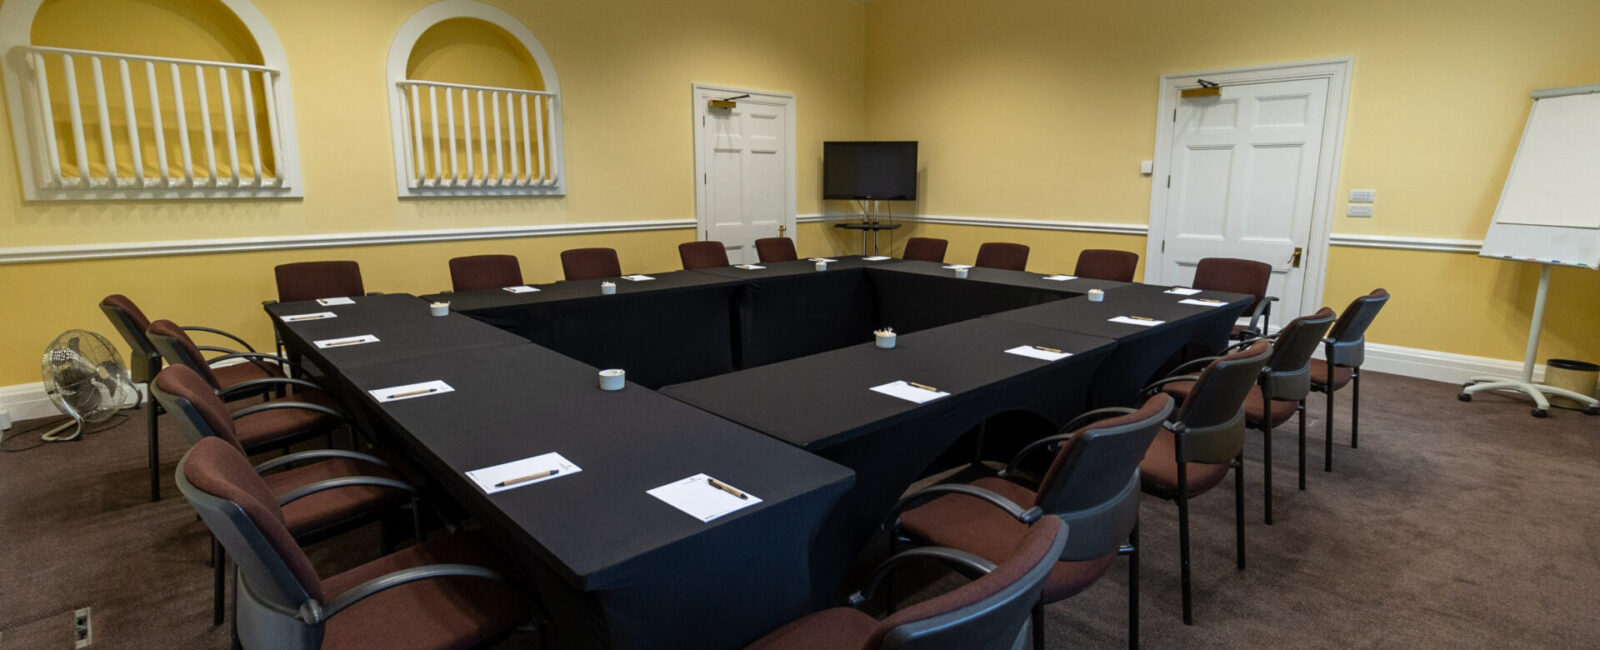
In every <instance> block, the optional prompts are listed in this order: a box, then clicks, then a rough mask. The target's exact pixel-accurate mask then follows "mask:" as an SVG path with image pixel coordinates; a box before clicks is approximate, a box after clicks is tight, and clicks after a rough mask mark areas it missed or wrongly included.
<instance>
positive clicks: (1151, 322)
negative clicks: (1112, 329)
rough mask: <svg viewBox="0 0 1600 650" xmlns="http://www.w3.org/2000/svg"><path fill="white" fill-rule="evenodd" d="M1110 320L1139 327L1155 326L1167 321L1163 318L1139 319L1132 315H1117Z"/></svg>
mask: <svg viewBox="0 0 1600 650" xmlns="http://www.w3.org/2000/svg"><path fill="white" fill-rule="evenodd" d="M1110 320H1111V322H1113V323H1122V324H1124V325H1138V326H1140V327H1155V326H1157V325H1160V324H1162V323H1165V322H1167V321H1164V320H1140V319H1138V318H1134V317H1132V316H1118V317H1116V318H1112V319H1110Z"/></svg>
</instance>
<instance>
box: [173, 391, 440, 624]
mask: <svg viewBox="0 0 1600 650" xmlns="http://www.w3.org/2000/svg"><path fill="white" fill-rule="evenodd" d="M150 395H151V397H152V399H154V400H156V401H157V402H160V403H161V405H162V406H164V407H165V408H166V409H167V412H169V413H172V414H173V418H174V419H175V420H176V421H177V423H178V428H179V429H180V430H182V431H183V433H184V434H185V436H186V437H188V438H189V439H190V441H192V442H195V443H198V442H200V441H201V440H205V439H207V438H216V439H219V440H222V441H223V442H226V443H228V444H229V445H231V446H232V447H233V448H234V449H235V450H236V451H237V452H238V453H239V455H241V456H244V455H246V454H248V453H249V452H248V451H246V447H245V445H244V444H242V442H241V440H240V437H239V433H238V428H237V423H236V420H243V419H245V418H248V417H250V416H252V415H255V414H256V413H265V412H270V411H269V410H263V409H265V405H263V406H258V407H251V408H248V409H244V410H242V411H239V412H238V413H233V414H230V413H228V408H227V407H226V406H224V405H223V403H222V399H221V398H219V397H217V394H216V392H214V391H212V390H211V386H210V384H207V383H206V380H204V379H202V378H201V377H200V375H198V374H195V372H194V371H193V370H190V369H189V368H188V367H186V366H170V367H168V368H167V369H165V370H162V371H161V374H159V375H156V379H155V381H154V382H152V383H151V384H150ZM284 409H298V410H306V411H312V412H316V413H321V414H324V415H329V416H332V417H338V414H337V412H336V411H333V410H332V409H329V408H327V407H325V406H322V405H319V404H309V403H294V402H278V403H276V404H273V405H272V409H271V410H284ZM290 463H309V464H302V465H299V466H297V467H293V468H290V467H289V464H290ZM392 468H393V465H391V463H390V462H389V461H387V460H383V459H380V458H378V457H376V456H372V455H368V454H362V453H357V452H353V451H344V450H338V449H324V450H317V451H305V452H300V453H295V454H289V455H287V456H281V457H278V458H274V459H272V460H270V461H267V462H266V463H262V464H261V465H258V466H256V468H255V469H256V472H257V473H258V474H261V475H262V476H261V479H262V480H263V481H264V482H265V483H266V486H267V489H268V491H269V492H271V494H272V495H273V496H274V498H276V499H279V501H280V503H279V505H281V506H282V508H283V525H284V527H285V528H287V529H288V531H289V534H290V535H293V536H294V538H295V539H296V540H298V541H300V542H301V543H308V542H310V541H314V540H316V539H321V538H323V537H326V536H328V535H329V534H332V533H334V532H339V531H343V530H348V529H350V528H352V527H354V526H355V525H358V524H364V523H367V522H369V521H371V520H373V519H374V518H375V517H376V516H377V515H379V514H382V513H384V512H386V511H392V510H395V509H399V508H408V509H410V510H411V521H412V531H413V533H414V534H416V535H417V536H418V538H419V539H420V538H421V534H422V530H421V526H420V523H419V521H420V520H419V518H418V517H417V514H418V513H417V511H416V505H417V504H416V490H415V489H414V488H412V487H411V485H410V484H409V483H406V482H404V481H403V480H401V477H400V475H399V474H398V473H397V472H395V471H394V470H393V469H392ZM275 469H283V471H278V472H273V473H267V472H269V471H272V470H275ZM330 482H332V483H330ZM287 497H292V498H287ZM386 537H387V536H386ZM212 544H213V547H212V552H213V556H212V566H213V567H214V568H215V571H216V573H215V576H214V581H213V594H212V623H213V624H221V623H222V612H223V602H222V598H223V589H222V582H223V574H224V567H225V564H226V563H225V562H222V561H220V560H221V555H220V553H217V551H219V550H220V549H218V548H217V547H216V540H215V539H213V540H212Z"/></svg>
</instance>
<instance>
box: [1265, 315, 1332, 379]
mask: <svg viewBox="0 0 1600 650" xmlns="http://www.w3.org/2000/svg"><path fill="white" fill-rule="evenodd" d="M1330 325H1333V310H1332V309H1328V308H1327V307H1323V308H1322V309H1318V310H1317V312H1316V313H1314V314H1311V315H1309V316H1301V317H1299V318H1296V319H1294V320H1292V321H1289V324H1288V325H1284V326H1283V329H1281V330H1278V338H1277V340H1276V341H1274V342H1273V344H1272V358H1270V359H1268V360H1267V376H1266V382H1267V391H1268V392H1269V393H1271V394H1272V399H1278V400H1287V401H1291V402H1297V401H1300V400H1302V399H1305V397H1306V395H1307V394H1309V393H1310V392H1311V355H1313V354H1316V352H1317V346H1319V345H1321V344H1322V336H1323V335H1324V334H1327V333H1328V326H1330Z"/></svg>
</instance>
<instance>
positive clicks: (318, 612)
mask: <svg viewBox="0 0 1600 650" xmlns="http://www.w3.org/2000/svg"><path fill="white" fill-rule="evenodd" d="M438 578H482V579H484V580H493V581H496V582H503V583H505V584H508V585H510V584H511V581H509V580H506V578H505V576H503V575H500V574H499V573H498V572H496V571H493V570H490V569H485V568H483V567H481V566H473V565H471V564H429V565H427V566H419V567H412V568H409V569H402V570H400V571H395V572H394V573H390V574H387V575H382V576H378V577H376V578H373V579H371V580H368V581H366V582H363V583H361V584H359V585H356V586H354V587H351V588H350V590H349V591H346V592H344V593H342V594H339V595H338V596H335V597H334V599H333V600H332V601H330V602H329V603H328V606H327V607H317V606H316V604H315V601H312V603H311V604H310V605H309V607H310V608H311V609H312V611H310V612H306V611H305V609H304V608H302V610H301V617H302V618H310V619H311V620H310V621H309V622H311V623H320V622H322V621H325V620H327V619H328V618H329V617H331V616H333V615H335V614H338V613H339V612H341V611H343V610H344V609H345V608H347V607H349V606H351V605H354V604H356V603H357V602H360V601H361V600H362V599H365V598H367V597H369V596H373V595H376V594H378V593H381V592H383V591H384V590H387V589H393V588H395V587H398V586H400V585H404V584H407V583H411V582H416V581H418V580H435V579H438ZM513 586H515V585H513Z"/></svg>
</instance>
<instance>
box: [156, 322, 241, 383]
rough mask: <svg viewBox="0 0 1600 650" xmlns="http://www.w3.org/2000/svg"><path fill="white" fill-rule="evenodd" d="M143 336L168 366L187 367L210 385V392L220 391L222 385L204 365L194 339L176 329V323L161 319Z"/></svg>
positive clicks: (178, 328)
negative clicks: (148, 338) (147, 337)
mask: <svg viewBox="0 0 1600 650" xmlns="http://www.w3.org/2000/svg"><path fill="white" fill-rule="evenodd" d="M145 335H146V336H149V337H150V342H151V343H153V344H155V346H156V349H157V350H159V351H161V358H163V359H166V360H167V365H169V366H187V367H188V368H189V369H190V370H193V371H194V372H195V374H197V375H200V378H201V379H204V380H206V383H207V384H210V385H211V389H212V390H221V389H222V383H221V382H220V381H218V380H217V375H216V374H215V373H213V372H211V366H210V365H209V364H207V363H206V358H205V355H202V354H200V348H199V347H197V346H196V345H195V344H194V339H191V338H189V334H188V333H187V332H184V331H183V328H181V327H178V324H177V323H174V322H172V321H170V320H166V319H161V320H158V321H156V322H154V323H151V324H150V328H149V329H147V330H145Z"/></svg>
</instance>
